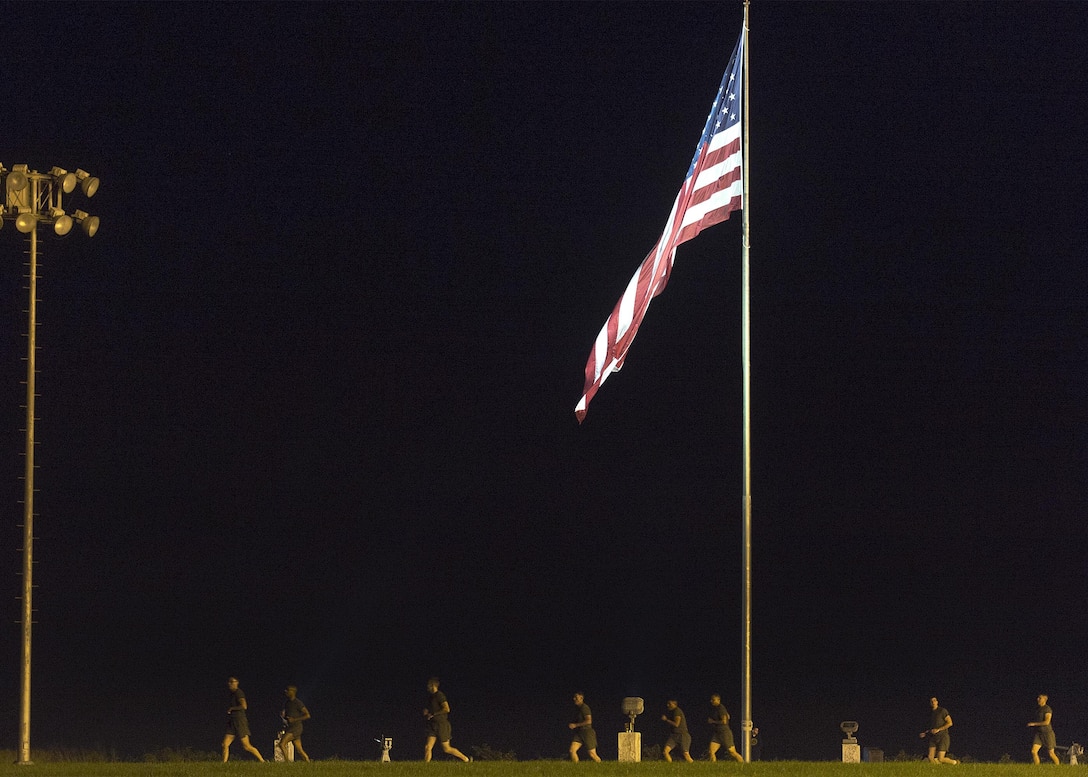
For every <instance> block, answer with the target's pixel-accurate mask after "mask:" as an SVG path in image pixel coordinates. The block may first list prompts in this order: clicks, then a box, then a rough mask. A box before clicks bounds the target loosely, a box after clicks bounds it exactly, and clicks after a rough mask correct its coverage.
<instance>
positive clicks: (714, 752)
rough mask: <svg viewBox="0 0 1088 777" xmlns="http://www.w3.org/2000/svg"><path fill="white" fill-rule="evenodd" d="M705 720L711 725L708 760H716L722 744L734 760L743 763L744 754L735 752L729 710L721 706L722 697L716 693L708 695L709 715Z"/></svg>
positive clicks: (735, 747)
mask: <svg viewBox="0 0 1088 777" xmlns="http://www.w3.org/2000/svg"><path fill="white" fill-rule="evenodd" d="M706 722H707V723H709V724H710V725H711V729H710V760H711V761H717V760H718V750H719V748H721V747H723V746H724V747H725V749H726V752H728V753H729V755H730V757H731V758H732V759H733V760H734V761H739V762H740V763H744V756H742V755H741V754H740V753H738V752H737V746H736V744H735V743H734V742H733V732H732V731H730V730H729V711H728V710H726V709H725V707H724V706H722V697H721V696H719V695H718V694H716V693H715V694H713V695H712V696H711V697H710V717H709V718H707V720H706Z"/></svg>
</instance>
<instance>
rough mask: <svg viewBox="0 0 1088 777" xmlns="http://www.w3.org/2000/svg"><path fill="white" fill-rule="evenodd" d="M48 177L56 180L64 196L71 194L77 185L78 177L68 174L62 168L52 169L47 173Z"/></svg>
mask: <svg viewBox="0 0 1088 777" xmlns="http://www.w3.org/2000/svg"><path fill="white" fill-rule="evenodd" d="M49 173H50V175H52V176H53V177H54V178H56V179H57V182H58V183H59V184H60V188H61V190H62V191H63V192H64V193H65V194H71V193H72V192H74V191H75V190H76V186H78V185H79V177H78V176H77V175H76V174H75V173H69V172H68V171H67V170H65V169H64V168H62V167H54V168H53V169H52V170H50V171H49Z"/></svg>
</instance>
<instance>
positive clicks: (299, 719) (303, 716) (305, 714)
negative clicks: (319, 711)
mask: <svg viewBox="0 0 1088 777" xmlns="http://www.w3.org/2000/svg"><path fill="white" fill-rule="evenodd" d="M309 719H310V711H309V710H308V709H306V705H305V704H303V705H302V714H301V715H299V716H298V717H297V718H292V717H288V718H287V722H288V723H301V722H302V721H304V720H309Z"/></svg>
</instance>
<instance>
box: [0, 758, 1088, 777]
mask: <svg viewBox="0 0 1088 777" xmlns="http://www.w3.org/2000/svg"><path fill="white" fill-rule="evenodd" d="M1070 768H1071V767H1069V766H1067V765H1062V766H1054V765H1044V766H1033V765H1031V764H994V763H972V764H960V765H958V766H939V765H935V764H929V763H926V762H919V761H914V762H909V763H873V764H868V763H863V764H844V763H837V762H830V761H827V762H804V761H761V762H759V763H752V764H737V763H726V762H721V761H720V762H718V763H716V764H712V763H709V762H696V763H694V764H686V763H671V764H669V763H664V762H662V761H654V762H648V761H644V762H642V763H617V762H614V761H613V762H605V763H601V764H594V763H586V762H582V763H579V764H572V763H569V762H567V761H476V762H474V763H471V764H462V763H460V762H452V761H435V762H433V763H430V764H425V763H422V762H421V761H400V762H396V761H395V762H393V763H388V764H382V763H379V762H377V761H315V762H312V763H309V764H305V763H293V764H285V763H267V764H261V763H257V762H256V761H250V760H243V759H240V758H239V759H238V760H236V761H235V760H232V761H230V762H229V763H226V764H223V763H216V762H197V763H147V764H144V763H93V762H82V763H80V762H56V763H35V764H32V765H23V766H19V765H16V764H14V763H12V762H11V761H10V760H8V761H6V762H5V763H4V764H3V765H2V766H0V776H2V775H22V776H23V777H28V776H33V777H212V776H213V775H215V776H216V777H250V776H251V775H253V776H256V775H267V774H269V773H270V772H271V773H275V774H280V775H299V774H301V775H311V776H312V777H466V775H472V777H553V776H554V777H677V775H690V777H711V775H723V774H724V775H729V774H745V775H750V776H751V777H874V776H875V777H929V776H930V775H932V774H933V772H934V771H940V772H942V773H943V772H946V771H948V770H951V771H952V772H953V773H954V774H959V775H962V777H991V775H992V776H993V777H1020V776H1021V775H1023V777H1028V775H1031V776H1032V777H1038V775H1039V774H1041V773H1046V772H1050V771H1051V770H1058V771H1060V772H1063V773H1067V770H1068V769H1070ZM1072 768H1073V769H1074V772H1075V773H1079V772H1080V770H1081V769H1082V768H1083V767H1081V766H1075V767H1072Z"/></svg>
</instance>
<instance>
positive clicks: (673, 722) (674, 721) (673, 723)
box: [661, 715, 680, 728]
mask: <svg viewBox="0 0 1088 777" xmlns="http://www.w3.org/2000/svg"><path fill="white" fill-rule="evenodd" d="M661 719H662V720H663V721H665V722H666V723H668V724H669V725H670V726H672V727H673V728H680V716H679V715H677V716H676V717H675V718H670V717H669V716H668V715H662V716H661Z"/></svg>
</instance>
